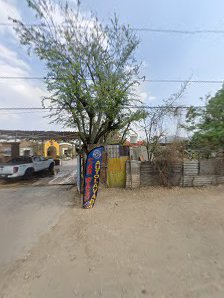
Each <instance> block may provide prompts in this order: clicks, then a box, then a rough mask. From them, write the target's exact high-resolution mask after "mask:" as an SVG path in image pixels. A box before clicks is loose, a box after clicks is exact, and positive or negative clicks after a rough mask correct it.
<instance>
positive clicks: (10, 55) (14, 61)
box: [0, 44, 30, 72]
mask: <svg viewBox="0 0 224 298" xmlns="http://www.w3.org/2000/svg"><path fill="white" fill-rule="evenodd" d="M0 63H1V64H5V65H7V66H9V67H12V68H14V67H16V68H17V71H18V70H19V69H21V70H22V71H24V72H25V71H29V70H30V66H29V65H28V64H27V63H26V62H24V61H23V60H22V59H20V58H19V56H18V54H17V53H16V52H14V51H12V50H10V49H9V48H7V47H5V46H4V45H3V44H0ZM10 71H11V70H10Z"/></svg>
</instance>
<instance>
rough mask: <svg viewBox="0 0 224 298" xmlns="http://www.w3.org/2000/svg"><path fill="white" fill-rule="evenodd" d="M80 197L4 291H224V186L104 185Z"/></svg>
mask: <svg viewBox="0 0 224 298" xmlns="http://www.w3.org/2000/svg"><path fill="white" fill-rule="evenodd" d="M80 206H81V205H80V198H79V196H78V195H76V196H75V199H74V205H73V206H70V207H69V208H67V209H66V210H65V211H64V213H63V214H62V215H61V217H60V219H59V220H58V222H57V224H56V225H55V226H54V227H53V228H52V229H51V230H50V231H48V232H47V233H45V235H43V236H42V237H41V238H40V239H39V241H38V243H36V244H35V245H34V246H33V248H32V249H31V250H30V252H29V253H28V254H27V255H26V257H24V258H23V259H20V260H17V261H16V262H12V263H11V264H9V265H8V266H7V267H5V268H4V270H1V272H0V280H1V281H0V289H1V291H0V293H1V296H0V297H7V298H14V297H21V298H22V297H23V298H26V297H34V298H37V297H38V298H44V297H46V298H51V297H52V298H53V297H54V298H59V297H88V298H89V297H113V298H114V297H129V298H130V297H160V298H161V297H177V298H180V297H181V298H182V297H183V298H184V297H191V298H192V297H193V298H194V297H201V298H207V297H209V298H211V297H212V298H216V297H220V298H221V297H224V216H223V214H224V211H223V210H224V187H223V186H219V187H209V188H203V189H202V188H198V189H193V188H191V189H187V188H185V189H180V188H174V189H165V188H142V189H140V190H133V191H131V190H123V189H101V190H100V192H99V197H98V198H97V201H96V205H95V207H94V208H93V209H92V210H83V209H81V208H80Z"/></svg>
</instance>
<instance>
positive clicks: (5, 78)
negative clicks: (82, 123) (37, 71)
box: [0, 76, 224, 84]
mask: <svg viewBox="0 0 224 298" xmlns="http://www.w3.org/2000/svg"><path fill="white" fill-rule="evenodd" d="M46 79H49V80H65V79H66V78H62V77H50V78H47V77H41V76H40V77H39V76H34V77H32V76H0V80H46ZM87 80H91V79H88V78H87ZM139 80H140V81H142V82H143V83H144V82H149V83H186V82H188V83H194V84H223V82H224V80H175V79H158V80H157V79H139Z"/></svg>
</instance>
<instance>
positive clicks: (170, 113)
mask: <svg viewBox="0 0 224 298" xmlns="http://www.w3.org/2000/svg"><path fill="white" fill-rule="evenodd" d="M187 84H188V82H186V83H185V84H184V85H183V86H181V88H180V90H179V91H178V92H177V93H175V94H173V95H172V96H171V97H170V98H168V99H166V100H164V101H163V104H162V105H161V106H158V107H156V108H152V109H149V110H145V111H144V117H143V119H142V121H141V122H140V128H141V129H142V130H143V131H144V136H145V146H146V149H147V155H148V160H152V158H153V155H154V153H155V151H156V150H157V148H158V145H159V142H160V141H161V138H163V137H165V135H166V130H165V128H164V122H165V120H166V119H167V118H172V117H178V116H179V111H180V110H181V106H180V107H179V108H177V107H176V104H177V101H178V100H179V99H180V97H181V96H182V94H183V92H184V91H185V89H186V87H187ZM178 125H179V124H178ZM177 129H178V127H177Z"/></svg>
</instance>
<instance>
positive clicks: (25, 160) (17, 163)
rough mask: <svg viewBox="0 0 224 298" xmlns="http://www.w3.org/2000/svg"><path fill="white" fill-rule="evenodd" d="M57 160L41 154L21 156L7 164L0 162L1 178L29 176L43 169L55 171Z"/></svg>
mask: <svg viewBox="0 0 224 298" xmlns="http://www.w3.org/2000/svg"><path fill="white" fill-rule="evenodd" d="M54 166H55V162H54V160H53V159H52V158H49V159H47V158H45V157H39V156H33V157H26V156H21V157H17V158H13V159H11V160H9V161H8V162H7V163H5V164H0V178H3V179H11V178H17V177H24V178H29V177H31V176H32V175H33V173H35V172H39V171H42V170H49V171H50V172H51V173H53V171H54Z"/></svg>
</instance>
